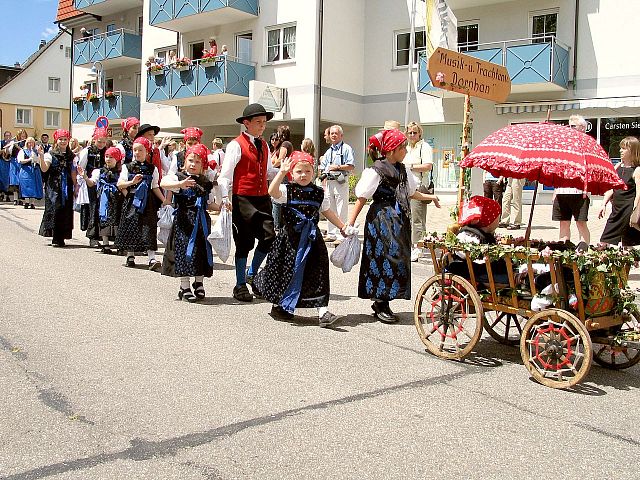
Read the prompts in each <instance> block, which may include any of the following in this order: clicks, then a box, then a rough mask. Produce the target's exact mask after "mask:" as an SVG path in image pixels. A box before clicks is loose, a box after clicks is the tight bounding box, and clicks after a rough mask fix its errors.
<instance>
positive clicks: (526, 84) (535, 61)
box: [418, 37, 569, 93]
mask: <svg viewBox="0 0 640 480" xmlns="http://www.w3.org/2000/svg"><path fill="white" fill-rule="evenodd" d="M464 53H465V54H466V55H469V56H471V57H474V58H479V59H480V60H485V61H487V62H492V63H496V64H498V65H503V66H505V67H507V71H508V72H509V76H510V77H511V93H533V92H561V91H563V90H566V89H567V86H568V84H569V47H567V46H564V45H561V44H560V43H559V42H558V41H556V39H555V38H554V37H549V40H548V41H547V42H546V43H533V38H524V39H520V40H511V41H507V42H494V43H482V44H480V45H478V50H470V51H467V52H464ZM436 90H440V89H438V88H436V87H434V86H433V85H431V80H430V79H429V74H428V72H427V59H426V58H425V57H424V56H423V57H421V58H420V65H419V71H418V91H419V92H423V93H430V92H434V91H436Z"/></svg>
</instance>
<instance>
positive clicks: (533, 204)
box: [524, 171, 540, 247]
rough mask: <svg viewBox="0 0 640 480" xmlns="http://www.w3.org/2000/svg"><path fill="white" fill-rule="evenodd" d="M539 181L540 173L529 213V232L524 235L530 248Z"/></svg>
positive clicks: (525, 242)
mask: <svg viewBox="0 0 640 480" xmlns="http://www.w3.org/2000/svg"><path fill="white" fill-rule="evenodd" d="M538 180H540V172H539V171H538V178H537V179H536V183H535V187H534V189H533V198H532V199H531V211H530V212H529V224H528V225H527V231H526V233H525V234H524V244H525V245H526V246H527V247H528V246H529V238H531V223H532V222H533V210H534V209H535V207H536V197H537V196H538Z"/></svg>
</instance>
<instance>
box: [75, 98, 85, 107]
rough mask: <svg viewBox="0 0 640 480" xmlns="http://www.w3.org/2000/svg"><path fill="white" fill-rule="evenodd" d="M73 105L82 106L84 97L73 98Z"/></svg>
mask: <svg viewBox="0 0 640 480" xmlns="http://www.w3.org/2000/svg"><path fill="white" fill-rule="evenodd" d="M73 103H76V104H78V105H82V104H83V103H84V97H73Z"/></svg>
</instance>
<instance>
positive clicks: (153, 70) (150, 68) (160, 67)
mask: <svg viewBox="0 0 640 480" xmlns="http://www.w3.org/2000/svg"><path fill="white" fill-rule="evenodd" d="M145 65H146V66H147V72H149V73H150V74H151V75H162V74H163V73H164V63H162V62H161V61H160V59H157V58H155V57H149V59H148V60H147V61H146V62H145Z"/></svg>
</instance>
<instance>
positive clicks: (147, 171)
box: [115, 137, 165, 271]
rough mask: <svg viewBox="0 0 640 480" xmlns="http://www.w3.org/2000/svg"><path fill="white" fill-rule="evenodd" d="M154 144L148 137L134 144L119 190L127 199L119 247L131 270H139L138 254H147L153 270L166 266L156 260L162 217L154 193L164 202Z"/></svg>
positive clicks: (118, 239) (121, 174) (124, 167)
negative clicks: (159, 219)
mask: <svg viewBox="0 0 640 480" xmlns="http://www.w3.org/2000/svg"><path fill="white" fill-rule="evenodd" d="M151 151H152V146H151V142H150V141H149V140H147V139H146V138H144V137H139V138H136V140H135V141H134V142H133V160H131V162H129V163H124V164H123V165H122V170H121V171H120V177H119V178H118V184H117V185H118V188H119V189H120V191H121V192H122V193H123V195H124V196H125V199H124V203H123V206H122V214H121V215H120V225H119V226H118V232H117V234H116V241H115V246H116V248H117V249H118V250H124V251H126V252H127V262H126V266H127V267H135V252H137V251H138V252H139V251H146V252H147V255H148V257H149V270H152V271H158V270H160V268H161V267H162V265H161V264H160V262H158V261H157V260H156V250H157V248H158V241H157V232H158V216H157V213H156V212H157V209H156V208H155V206H154V202H153V201H152V200H153V199H152V198H151V194H153V195H155V197H156V198H157V199H158V200H159V201H160V202H164V200H165V199H164V195H163V194H162V191H161V190H160V187H159V186H158V181H159V180H158V176H159V173H158V169H157V168H156V167H155V166H154V165H153V163H151Z"/></svg>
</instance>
